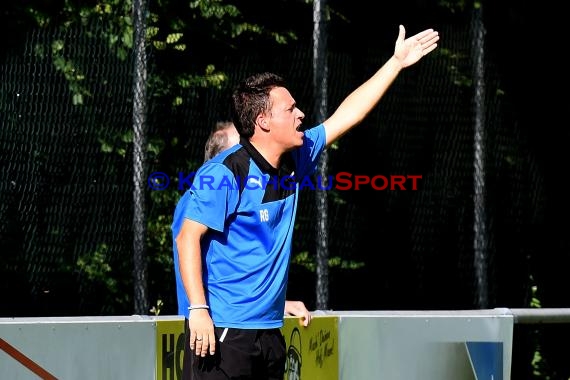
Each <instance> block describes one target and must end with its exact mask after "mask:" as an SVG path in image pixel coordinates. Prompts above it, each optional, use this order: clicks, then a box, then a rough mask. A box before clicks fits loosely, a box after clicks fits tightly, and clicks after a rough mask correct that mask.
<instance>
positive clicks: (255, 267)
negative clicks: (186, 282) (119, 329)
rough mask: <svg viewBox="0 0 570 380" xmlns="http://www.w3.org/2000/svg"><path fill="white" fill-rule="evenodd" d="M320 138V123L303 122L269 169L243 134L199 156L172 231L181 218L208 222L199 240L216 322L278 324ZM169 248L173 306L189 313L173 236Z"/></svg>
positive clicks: (177, 228) (321, 146)
mask: <svg viewBox="0 0 570 380" xmlns="http://www.w3.org/2000/svg"><path fill="white" fill-rule="evenodd" d="M325 144H326V136H325V130H324V126H323V125H322V124H320V125H318V126H316V127H314V128H311V129H308V130H306V131H305V137H304V143H303V146H302V147H300V148H298V149H295V150H293V151H292V152H289V153H287V154H285V156H284V157H283V159H282V163H281V167H280V168H279V169H275V168H273V167H271V165H269V163H268V162H267V161H266V160H265V159H264V158H263V157H262V156H261V154H260V153H259V152H258V151H257V150H256V149H255V148H254V147H253V145H251V144H250V143H249V141H248V140H245V139H241V141H240V143H239V144H237V145H235V146H233V147H231V148H230V149H228V150H226V151H223V152H222V153H220V154H218V155H217V156H216V157H214V158H212V159H211V160H209V161H208V162H206V163H204V165H202V166H201V167H200V168H199V169H198V171H197V172H196V175H195V177H194V180H193V182H192V186H191V188H190V189H188V190H186V192H185V193H184V195H183V196H182V198H181V199H180V200H179V202H178V204H177V206H176V210H175V212H174V220H173V224H172V236H173V239H176V236H177V235H178V233H179V231H180V228H181V226H182V222H183V220H184V219H185V218H187V219H191V220H194V221H197V222H199V223H202V224H204V225H206V226H208V228H209V230H208V232H207V233H206V235H205V236H204V238H203V239H202V242H201V245H202V264H203V282H204V286H205V290H206V299H207V303H208V305H210V314H211V316H212V319H213V321H214V324H215V326H216V327H230V328H241V329H269V328H280V327H282V326H283V312H284V308H285V296H286V290H287V276H288V272H289V262H290V257H291V240H292V237H293V230H294V227H295V216H296V212H297V201H298V197H299V183H300V182H302V180H303V178H306V177H308V176H310V175H311V174H313V173H314V172H315V170H316V168H317V164H318V159H319V156H320V154H321V152H322V151H323V149H324V148H325ZM174 241H175V240H174ZM173 248H174V250H173V251H174V267H175V273H176V285H177V296H178V313H179V314H180V315H185V316H188V306H190V305H189V301H188V297H187V295H186V292H185V290H184V286H183V284H182V280H181V278H180V270H179V262H178V249H177V247H176V243H175V242H174V244H173Z"/></svg>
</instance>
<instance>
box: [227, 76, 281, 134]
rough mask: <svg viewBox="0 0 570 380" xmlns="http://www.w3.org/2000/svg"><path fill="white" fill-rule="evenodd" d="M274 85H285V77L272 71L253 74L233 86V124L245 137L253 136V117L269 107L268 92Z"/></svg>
mask: <svg viewBox="0 0 570 380" xmlns="http://www.w3.org/2000/svg"><path fill="white" fill-rule="evenodd" d="M275 87H286V86H285V79H283V78H282V77H280V76H279V75H276V74H273V73H268V72H265V73H259V74H254V75H252V76H250V77H248V78H246V79H244V80H243V81H242V82H240V83H239V85H238V86H237V87H236V88H235V90H234V92H233V94H232V109H231V112H232V118H233V122H234V125H235V127H236V129H237V131H238V133H239V134H240V136H243V137H245V138H250V137H251V136H253V133H254V131H255V119H256V118H257V116H259V114H261V113H264V112H266V111H268V110H270V109H271V103H270V99H269V92H270V91H271V90H272V89H273V88H275Z"/></svg>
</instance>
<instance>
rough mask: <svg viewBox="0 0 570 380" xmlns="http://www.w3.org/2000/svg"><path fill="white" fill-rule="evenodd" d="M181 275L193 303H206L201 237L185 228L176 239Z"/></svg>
mask: <svg viewBox="0 0 570 380" xmlns="http://www.w3.org/2000/svg"><path fill="white" fill-rule="evenodd" d="M176 244H177V248H178V262H179V269H180V277H181V279H182V283H183V285H184V289H185V290H186V295H187V296H188V299H189V301H190V304H191V305H204V304H206V295H205V292H204V283H203V280H202V253H201V246H200V237H199V236H196V235H195V234H192V233H189V232H188V231H185V230H184V229H183V230H182V232H181V233H180V235H179V236H178V238H177V239H176Z"/></svg>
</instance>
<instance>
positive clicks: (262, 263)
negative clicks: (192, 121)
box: [172, 26, 439, 380]
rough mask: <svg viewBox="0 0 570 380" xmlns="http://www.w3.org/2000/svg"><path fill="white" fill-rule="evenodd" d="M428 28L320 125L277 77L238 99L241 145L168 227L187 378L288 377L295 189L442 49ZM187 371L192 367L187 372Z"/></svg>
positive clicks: (207, 175)
mask: <svg viewBox="0 0 570 380" xmlns="http://www.w3.org/2000/svg"><path fill="white" fill-rule="evenodd" d="M438 40H439V35H438V33H437V32H435V31H433V30H432V29H427V30H425V31H423V32H420V33H418V34H416V35H414V36H412V37H409V38H407V39H406V38H405V30H404V27H403V26H400V31H399V35H398V38H397V40H396V44H395V49H394V54H393V55H392V57H391V58H390V59H388V61H387V62H386V63H385V64H384V65H383V66H382V67H381V68H380V69H379V70H378V71H377V72H376V73H375V74H374V75H373V76H372V77H371V78H370V79H368V80H367V81H366V82H364V83H363V84H362V85H361V86H360V87H358V88H357V89H356V90H354V91H353V92H352V93H351V94H350V95H349V96H348V97H347V98H346V99H345V100H344V101H343V102H342V103H341V104H340V106H339V107H338V108H337V110H336V111H335V112H334V113H333V114H332V115H331V116H330V117H329V118H328V119H326V120H325V121H324V122H323V123H321V124H319V125H317V126H315V127H313V128H310V129H307V130H306V131H305V132H302V131H301V123H302V120H303V118H304V116H305V115H304V114H303V112H302V111H301V110H300V109H299V108H297V104H296V103H295V99H294V98H293V97H292V95H291V94H290V93H289V91H288V90H287V88H286V85H285V82H284V80H283V79H282V78H281V77H279V76H277V75H275V74H272V73H261V74H256V75H253V76H251V77H249V78H247V79H245V80H244V81H242V82H241V83H240V84H239V86H238V87H237V88H236V89H235V91H234V93H233V94H232V101H233V102H232V112H233V115H232V117H233V122H234V124H235V126H236V128H237V130H238V132H239V134H240V143H239V144H237V145H235V146H233V147H231V148H229V149H228V150H226V151H224V152H222V153H220V154H218V155H217V156H215V157H214V158H212V159H211V160H209V161H207V162H206V163H205V164H204V165H202V166H201V167H200V168H199V169H198V171H197V172H196V175H195V177H194V181H193V184H192V187H191V188H190V189H189V190H187V192H186V193H185V194H184V195H183V197H182V198H181V199H180V201H179V203H178V205H177V207H176V210H175V213H174V222H173V225H172V232H173V239H174V255H175V260H177V261H176V271H177V272H178V274H177V275H179V276H180V279H181V281H182V283H183V284H184V289H185V291H186V295H187V299H188V300H189V304H188V313H189V323H188V326H187V327H188V329H187V330H188V333H187V336H186V339H188V342H189V347H190V350H191V351H189V352H186V355H185V360H184V364H183V366H184V368H183V372H184V374H183V376H185V377H188V376H189V377H191V378H192V379H193V380H203V379H209V380H211V379H259V380H262V379H263V380H267V379H279V380H281V379H283V375H284V370H285V359H286V353H285V341H284V339H283V336H282V335H281V331H280V328H281V327H282V326H283V310H284V307H285V295H286V290H287V276H288V271H289V262H290V254H291V241H292V236H293V229H294V225H295V215H296V210H297V201H298V196H299V186H298V184H299V182H301V181H303V178H305V177H307V176H309V175H311V174H312V173H313V172H314V171H315V169H316V167H317V163H318V160H319V156H320V154H321V152H322V151H323V150H324V149H325V147H326V146H328V145H330V144H331V143H333V142H334V141H335V140H336V139H338V138H339V137H341V136H342V135H344V134H345V133H346V132H348V131H349V130H350V129H351V128H353V127H354V126H356V125H358V124H359V123H360V122H361V121H362V120H363V119H364V117H366V115H367V114H368V113H369V112H370V111H371V110H372V109H373V107H374V106H375V105H376V104H377V103H378V102H379V101H380V99H381V98H382V96H383V95H384V94H385V93H386V91H387V89H388V88H389V87H390V85H391V84H392V83H393V81H394V80H395V79H396V77H397V76H398V74H399V73H400V71H401V70H402V69H403V68H405V67H408V66H410V65H412V64H414V63H416V62H417V61H419V60H420V59H421V58H422V57H423V56H425V55H426V54H428V53H430V52H432V51H433V50H434V49H435V48H436V47H437V41H438ZM188 367H190V368H188Z"/></svg>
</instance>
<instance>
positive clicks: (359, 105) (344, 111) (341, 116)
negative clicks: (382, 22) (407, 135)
mask: <svg viewBox="0 0 570 380" xmlns="http://www.w3.org/2000/svg"><path fill="white" fill-rule="evenodd" d="M401 70H402V66H401V63H400V61H399V60H398V59H397V58H395V57H393V56H392V57H391V58H390V59H389V60H388V61H386V63H385V64H384V65H383V66H382V67H381V68H380V69H379V70H378V71H377V72H376V73H375V74H374V75H373V76H372V77H370V79H368V80H367V81H366V82H364V83H363V84H362V85H360V86H359V87H358V88H357V89H356V90H354V91H353V92H352V93H350V94H349V95H348V96H347V97H346V98H345V99H344V101H343V102H342V103H341V104H340V105H339V106H338V108H337V109H336V111H335V112H334V114H333V115H332V116H331V117H330V118H329V119H327V120H326V121H325V123H324V124H325V127H326V130H327V144H331V143H332V142H334V141H335V140H336V139H338V138H339V137H341V136H342V135H344V134H345V133H346V132H348V131H349V130H350V129H351V128H352V127H354V126H356V125H358V124H360V122H362V120H363V119H364V118H365V117H366V116H367V115H368V114H369V113H370V111H371V110H372V109H373V108H374V107H375V106H376V105H377V104H378V102H379V101H380V99H381V98H382V97H383V96H384V94H385V93H386V91H387V90H388V88H389V87H390V86H391V85H392V83H393V82H394V80H395V79H396V77H397V76H398V74H399V73H400V71H401Z"/></svg>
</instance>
